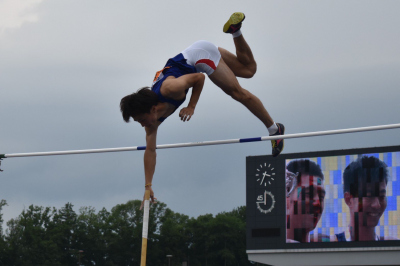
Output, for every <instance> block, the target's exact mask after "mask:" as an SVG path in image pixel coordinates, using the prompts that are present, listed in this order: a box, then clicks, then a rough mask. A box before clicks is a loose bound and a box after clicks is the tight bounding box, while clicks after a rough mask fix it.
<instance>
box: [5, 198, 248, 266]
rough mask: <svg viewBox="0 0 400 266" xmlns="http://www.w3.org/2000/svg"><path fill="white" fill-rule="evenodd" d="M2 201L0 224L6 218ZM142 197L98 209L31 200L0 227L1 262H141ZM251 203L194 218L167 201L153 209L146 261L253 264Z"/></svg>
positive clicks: (153, 265) (159, 264)
mask: <svg viewBox="0 0 400 266" xmlns="http://www.w3.org/2000/svg"><path fill="white" fill-rule="evenodd" d="M6 205H7V202H6V201H5V200H1V201H0V229H1V226H2V223H3V220H2V213H1V211H2V208H3V207H4V206H6ZM140 205H141V201H139V200H133V201H128V202H127V203H125V204H118V205H116V206H115V207H113V208H112V209H111V211H110V212H109V211H107V210H106V209H105V208H103V209H102V210H100V211H98V212H96V210H95V209H94V208H92V207H82V208H80V209H79V213H76V212H75V211H74V209H73V205H72V204H71V203H67V204H65V206H64V207H62V208H61V209H59V210H57V209H56V208H51V207H40V206H34V205H31V206H29V207H28V208H27V209H24V210H23V211H22V213H21V214H20V215H19V216H18V217H17V218H15V219H11V220H10V221H8V222H7V230H6V231H5V233H3V230H0V265H16V266H18V265H24V266H25V265H27V266H30V265H77V263H79V262H80V263H81V265H100V266H102V265H104V266H113V265H139V264H140V258H141V245H142V224H143V211H141V210H140ZM245 215H246V208H245V207H244V206H243V207H239V208H236V209H234V210H233V211H231V212H223V213H220V214H218V215H216V216H215V217H214V216H213V215H212V214H206V215H201V216H199V217H197V218H189V217H188V216H187V215H184V214H180V213H176V212H174V211H172V210H171V209H169V208H167V206H166V204H164V203H161V202H159V203H157V204H154V205H152V207H151V209H150V220H149V235H148V244H147V246H148V249H147V265H149V266H163V265H168V260H167V257H166V255H173V257H172V258H171V265H174V266H175V265H182V262H183V261H187V262H188V265H190V266H200V265H207V266H214V265H218V266H220V265H226V266H228V265H251V264H250V263H249V262H248V260H247V255H246V252H245V250H246V239H245V238H246V237H245V227H246V224H245V219H246V217H245Z"/></svg>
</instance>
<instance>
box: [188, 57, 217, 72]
mask: <svg viewBox="0 0 400 266" xmlns="http://www.w3.org/2000/svg"><path fill="white" fill-rule="evenodd" d="M197 64H206V65H208V66H209V67H211V68H212V69H214V70H215V69H216V68H217V67H216V66H215V64H214V61H212V60H210V59H200V60H199V61H197V62H196V64H194V65H197Z"/></svg>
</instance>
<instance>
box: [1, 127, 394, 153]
mask: <svg viewBox="0 0 400 266" xmlns="http://www.w3.org/2000/svg"><path fill="white" fill-rule="evenodd" d="M395 128H400V124H389V125H381V126H371V127H358V128H348V129H337V130H327V131H316V132H307V133H297V134H288V135H283V136H265V137H256V138H244V139H227V140H212V141H201V142H188V143H175V144H163V145H157V149H170V148H183V147H194V146H209V145H222V144H233V143H247V142H256V141H267V140H273V139H293V138H305V137H315V136H326V135H337V134H345V133H355V132H365V131H376V130H385V129H395ZM145 149H146V146H135V147H121V148H106V149H89V150H69V151H50V152H32V153H11V154H0V159H1V158H14V157H32V156H51V155H68V154H86V153H105V152H122V151H136V150H145Z"/></svg>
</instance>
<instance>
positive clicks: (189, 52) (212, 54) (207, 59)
mask: <svg viewBox="0 0 400 266" xmlns="http://www.w3.org/2000/svg"><path fill="white" fill-rule="evenodd" d="M182 54H183V57H184V58H185V59H186V62H187V63H188V64H189V65H191V66H194V67H195V68H196V70H197V72H203V73H206V74H207V75H211V74H212V73H213V72H214V70H215V69H216V68H217V66H218V63H219V60H220V59H221V53H220V52H219V50H218V47H217V46H216V45H214V44H212V43H210V42H208V41H197V42H195V43H194V44H192V45H191V46H189V47H188V48H186V49H185V50H184V51H183V52H182Z"/></svg>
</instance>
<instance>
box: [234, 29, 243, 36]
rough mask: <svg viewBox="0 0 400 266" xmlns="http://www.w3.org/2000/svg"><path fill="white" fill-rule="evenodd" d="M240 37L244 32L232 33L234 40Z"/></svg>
mask: <svg viewBox="0 0 400 266" xmlns="http://www.w3.org/2000/svg"><path fill="white" fill-rule="evenodd" d="M240 35H242V31H241V30H238V31H237V32H234V33H232V37H233V38H236V37H239V36H240Z"/></svg>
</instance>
